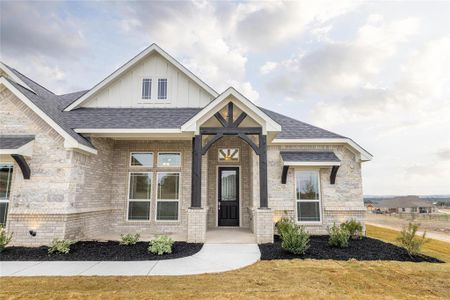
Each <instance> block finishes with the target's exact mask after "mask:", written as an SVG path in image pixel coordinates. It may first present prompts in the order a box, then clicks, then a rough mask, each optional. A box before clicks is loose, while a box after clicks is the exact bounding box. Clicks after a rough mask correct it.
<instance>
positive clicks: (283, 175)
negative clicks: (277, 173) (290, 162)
mask: <svg viewBox="0 0 450 300" xmlns="http://www.w3.org/2000/svg"><path fill="white" fill-rule="evenodd" d="M288 170H289V166H283V171H282V172H281V183H282V184H286V181H287V174H288Z"/></svg>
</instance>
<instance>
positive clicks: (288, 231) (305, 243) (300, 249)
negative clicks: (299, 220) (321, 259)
mask: <svg viewBox="0 0 450 300" xmlns="http://www.w3.org/2000/svg"><path fill="white" fill-rule="evenodd" d="M281 238H282V242H281V247H282V248H283V249H285V250H287V251H289V252H291V253H293V254H297V255H303V254H305V252H306V250H308V248H309V234H308V232H306V230H305V228H304V227H303V226H299V225H296V224H292V223H291V224H289V225H286V227H285V228H284V231H283V235H282V237H281Z"/></svg>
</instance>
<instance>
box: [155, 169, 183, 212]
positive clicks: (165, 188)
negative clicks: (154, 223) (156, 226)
mask: <svg viewBox="0 0 450 300" xmlns="http://www.w3.org/2000/svg"><path fill="white" fill-rule="evenodd" d="M157 194H158V195H157V202H156V206H157V207H156V220H158V221H177V220H178V206H179V199H180V173H158V193H157Z"/></svg>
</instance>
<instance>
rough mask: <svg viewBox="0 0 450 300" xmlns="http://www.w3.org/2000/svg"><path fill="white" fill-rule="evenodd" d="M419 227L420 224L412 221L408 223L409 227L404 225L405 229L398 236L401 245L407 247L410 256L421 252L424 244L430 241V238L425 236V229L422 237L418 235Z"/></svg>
mask: <svg viewBox="0 0 450 300" xmlns="http://www.w3.org/2000/svg"><path fill="white" fill-rule="evenodd" d="M418 229H419V224H416V223H411V222H410V223H409V224H408V228H406V227H403V230H402V231H401V232H400V235H399V236H398V237H397V242H398V243H399V244H400V246H401V247H403V248H405V249H406V251H408V254H409V255H410V256H412V255H417V254H419V253H420V249H421V248H422V246H423V244H425V243H427V242H428V240H427V239H426V238H425V235H426V232H425V231H424V232H423V235H422V236H421V237H418V236H416V233H417V230H418Z"/></svg>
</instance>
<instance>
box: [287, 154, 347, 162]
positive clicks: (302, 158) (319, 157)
mask: <svg viewBox="0 0 450 300" xmlns="http://www.w3.org/2000/svg"><path fill="white" fill-rule="evenodd" d="M280 155H281V158H282V159H283V161H284V162H330V161H332V162H340V159H339V158H338V157H337V156H336V154H334V152H329V151H280Z"/></svg>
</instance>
